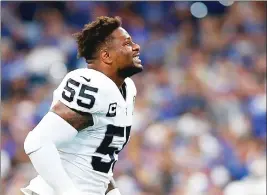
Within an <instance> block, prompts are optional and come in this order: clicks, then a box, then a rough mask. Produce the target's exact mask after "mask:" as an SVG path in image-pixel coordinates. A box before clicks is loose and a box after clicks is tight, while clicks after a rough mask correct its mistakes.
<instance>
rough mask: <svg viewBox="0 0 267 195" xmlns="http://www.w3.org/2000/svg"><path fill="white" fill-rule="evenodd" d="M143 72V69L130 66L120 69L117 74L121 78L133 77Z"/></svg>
mask: <svg viewBox="0 0 267 195" xmlns="http://www.w3.org/2000/svg"><path fill="white" fill-rule="evenodd" d="M142 71H143V67H137V66H129V67H125V68H122V69H118V71H117V73H118V75H119V77H121V78H127V77H131V76H133V75H135V74H137V73H139V72H142Z"/></svg>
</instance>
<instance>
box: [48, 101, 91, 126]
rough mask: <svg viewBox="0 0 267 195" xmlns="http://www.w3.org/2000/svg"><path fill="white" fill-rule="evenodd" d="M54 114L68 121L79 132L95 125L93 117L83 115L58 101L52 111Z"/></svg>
mask: <svg viewBox="0 0 267 195" xmlns="http://www.w3.org/2000/svg"><path fill="white" fill-rule="evenodd" d="M50 111H51V112H54V113H55V114H57V115H58V116H60V117H61V118H63V119H64V120H65V121H67V122H68V123H69V124H70V125H71V126H73V127H74V128H75V129H76V130H77V131H80V130H82V129H84V128H86V127H89V126H92V125H93V117H92V115H91V114H88V113H86V114H85V113H81V112H79V111H74V110H73V109H70V108H69V107H67V106H66V105H65V104H63V103H62V102H60V101H58V102H57V103H56V104H55V105H54V106H53V107H52V108H51V110H50Z"/></svg>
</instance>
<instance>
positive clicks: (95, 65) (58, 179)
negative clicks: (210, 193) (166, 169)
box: [21, 16, 143, 195]
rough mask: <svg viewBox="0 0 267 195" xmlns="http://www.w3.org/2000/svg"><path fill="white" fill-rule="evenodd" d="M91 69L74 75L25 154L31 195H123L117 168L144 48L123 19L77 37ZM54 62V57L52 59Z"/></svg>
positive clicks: (103, 21) (102, 20)
mask: <svg viewBox="0 0 267 195" xmlns="http://www.w3.org/2000/svg"><path fill="white" fill-rule="evenodd" d="M74 37H75V38H76V40H77V44H78V55H79V56H80V57H83V58H85V60H86V62H87V64H88V67H87V68H83V69H76V70H74V71H71V72H69V73H68V74H67V75H66V76H65V78H64V79H63V80H62V82H61V83H60V85H59V86H58V88H57V89H56V90H55V91H54V93H53V102H52V104H51V109H50V111H49V112H48V113H47V114H46V115H45V116H44V117H43V119H42V120H41V121H40V123H39V124H38V125H37V126H36V127H35V128H34V129H33V130H32V131H30V132H29V134H28V135H27V137H26V140H25V142H24V149H25V152H26V154H27V155H28V156H29V158H30V160H31V162H32V164H33V166H34V168H35V169H36V171H37V172H38V176H37V177H36V178H34V179H32V180H31V181H30V184H29V185H28V186H27V187H26V188H22V189H21V191H22V192H23V193H24V194H26V195H31V194H37V195H104V194H106V193H107V194H108V195H120V192H119V190H118V189H117V188H116V186H115V184H114V180H113V178H112V176H113V168H114V165H115V163H116V161H117V160H118V154H119V152H120V151H121V150H122V149H123V148H124V146H125V145H126V144H127V142H128V141H129V137H130V130H131V125H132V114H133V109H134V100H135V96H136V88H135V85H134V82H133V81H132V79H130V78H129V77H131V76H132V75H134V74H136V73H139V72H141V71H142V70H143V67H142V65H141V60H140V59H139V55H140V53H139V52H140V47H139V45H138V44H136V43H134V42H133V40H132V38H131V36H130V35H129V34H128V32H127V31H126V30H125V29H124V28H122V26H121V20H120V18H118V17H104V16H102V17H98V18H97V19H96V20H95V21H93V22H91V23H89V24H86V25H85V26H84V28H83V29H82V30H81V31H80V32H78V33H76V34H74ZM47 57H49V56H47Z"/></svg>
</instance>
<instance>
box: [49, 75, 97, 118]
mask: <svg viewBox="0 0 267 195" xmlns="http://www.w3.org/2000/svg"><path fill="white" fill-rule="evenodd" d="M99 87H100V86H99V84H98V83H97V81H94V80H93V79H91V78H90V76H88V75H87V76H85V75H83V74H79V73H77V72H75V71H72V72H70V73H68V74H67V75H66V76H65V78H64V79H63V80H62V82H61V83H60V85H59V86H58V88H57V89H56V90H55V91H54V97H53V103H56V102H57V101H58V100H59V101H61V102H62V103H63V104H65V105H66V106H67V107H69V108H71V109H73V110H75V111H78V112H82V113H84V114H86V113H91V114H93V113H97V112H100V108H101V107H100V104H99V98H100V90H99Z"/></svg>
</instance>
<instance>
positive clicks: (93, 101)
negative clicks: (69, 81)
mask: <svg viewBox="0 0 267 195" xmlns="http://www.w3.org/2000/svg"><path fill="white" fill-rule="evenodd" d="M86 91H92V92H95V93H97V92H98V89H97V88H94V87H90V86H87V85H84V84H83V85H82V88H81V91H80V93H79V97H83V98H85V99H89V100H90V103H89V104H87V103H84V102H82V100H80V99H78V100H77V104H78V105H79V106H81V107H84V108H87V109H90V108H92V107H93V106H94V104H95V97H94V96H92V95H90V94H87V93H85V92H86Z"/></svg>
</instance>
